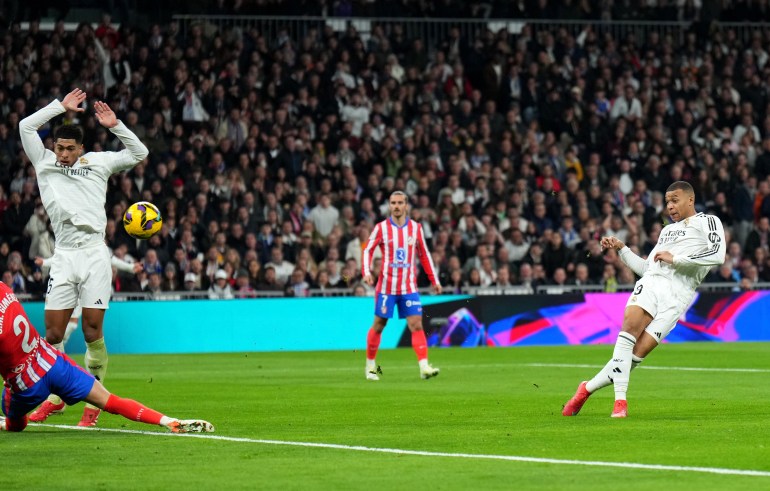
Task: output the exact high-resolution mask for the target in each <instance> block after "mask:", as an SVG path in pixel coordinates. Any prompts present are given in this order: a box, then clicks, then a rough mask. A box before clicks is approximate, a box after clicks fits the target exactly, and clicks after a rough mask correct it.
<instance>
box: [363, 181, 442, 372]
mask: <svg viewBox="0 0 770 491" xmlns="http://www.w3.org/2000/svg"><path fill="white" fill-rule="evenodd" d="M389 205H390V217H389V218H388V219H387V220H383V221H381V222H380V223H378V224H377V225H375V227H374V229H373V230H372V233H371V235H370V236H369V240H368V241H367V243H366V247H365V248H364V252H363V258H362V261H361V262H362V269H363V271H362V273H363V278H364V282H366V284H368V285H370V286H372V285H374V277H373V276H372V271H371V263H372V255H373V253H374V251H375V250H376V249H377V248H379V249H380V252H381V253H382V271H380V275H379V278H378V279H377V287H376V289H375V291H376V295H375V305H374V322H373V323H372V327H371V328H370V329H369V334H368V337H367V342H366V370H365V374H366V378H367V380H379V379H380V378H379V374H381V373H382V372H381V370H380V369H379V367H378V366H377V363H376V362H375V357H376V356H377V350H378V349H379V347H380V338H381V336H382V330H383V329H385V325H386V324H387V323H388V319H390V318H392V317H393V313H394V311H395V309H396V306H398V316H399V318H401V319H403V318H406V324H407V327H408V328H409V330H410V331H411V333H412V347H413V348H414V351H415V353H416V354H417V361H418V365H419V368H420V377H422V378H423V379H429V378H431V377H435V376H436V375H438V374H439V369H438V368H435V367H433V366H431V365H430V363H428V342H427V340H426V339H425V332H424V331H423V328H422V303H421V302H420V294H419V293H418V292H417V271H416V265H417V261H418V259H419V261H420V264H422V268H423V270H424V271H425V273H426V274H427V275H428V279H429V280H430V282H431V285H432V286H433V291H434V292H435V293H436V294H440V293H441V283H439V279H438V274H437V272H436V268H435V267H434V266H433V260H432V258H431V256H430V251H428V245H427V244H426V242H425V235H424V234H423V230H422V225H420V224H419V223H417V222H415V221H414V220H410V219H409V216H408V214H407V211H408V204H407V196H406V193H404V192H403V191H394V192H393V193H392V194H391V195H390V199H389Z"/></svg>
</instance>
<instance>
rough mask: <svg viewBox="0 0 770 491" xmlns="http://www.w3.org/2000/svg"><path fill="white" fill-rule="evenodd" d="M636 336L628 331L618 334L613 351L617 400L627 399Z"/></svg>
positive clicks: (613, 370) (613, 375)
mask: <svg viewBox="0 0 770 491" xmlns="http://www.w3.org/2000/svg"><path fill="white" fill-rule="evenodd" d="M635 344H636V338H635V337H633V336H632V335H630V334H628V333H627V332H621V333H620V334H618V340H617V342H615V350H614V351H613V352H612V363H613V365H614V367H613V368H612V383H614V384H615V400H616V401H625V400H626V392H627V391H628V382H629V379H630V376H631V358H632V357H633V356H634V355H633V352H634V345H635Z"/></svg>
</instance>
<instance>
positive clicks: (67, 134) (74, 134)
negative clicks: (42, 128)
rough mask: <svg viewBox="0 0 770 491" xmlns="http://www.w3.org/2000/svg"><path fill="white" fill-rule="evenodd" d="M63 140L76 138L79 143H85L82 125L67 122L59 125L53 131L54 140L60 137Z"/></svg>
mask: <svg viewBox="0 0 770 491" xmlns="http://www.w3.org/2000/svg"><path fill="white" fill-rule="evenodd" d="M60 138H61V139H62V140H75V143H77V144H78V145H80V144H82V143H83V129H82V128H81V127H80V126H76V125H72V124H67V125H64V126H59V127H58V128H56V131H54V133H53V141H54V142H55V141H56V140H58V139H60Z"/></svg>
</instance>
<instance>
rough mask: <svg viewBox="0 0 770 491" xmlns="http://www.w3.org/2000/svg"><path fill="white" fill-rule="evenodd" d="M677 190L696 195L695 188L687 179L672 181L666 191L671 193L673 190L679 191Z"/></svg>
mask: <svg viewBox="0 0 770 491" xmlns="http://www.w3.org/2000/svg"><path fill="white" fill-rule="evenodd" d="M677 190H682V191H684V192H685V193H687V194H689V195H692V196H695V190H694V189H693V188H692V186H691V185H690V183H689V182H687V181H675V182H673V183H671V185H670V186H669V187H668V189H666V193H670V192H672V191H677Z"/></svg>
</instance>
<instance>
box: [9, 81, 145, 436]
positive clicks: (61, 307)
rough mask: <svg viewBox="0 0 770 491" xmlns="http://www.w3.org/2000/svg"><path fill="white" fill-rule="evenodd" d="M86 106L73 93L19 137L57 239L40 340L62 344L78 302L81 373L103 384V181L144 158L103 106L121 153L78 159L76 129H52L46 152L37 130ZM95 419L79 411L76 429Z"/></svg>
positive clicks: (90, 411)
mask: <svg viewBox="0 0 770 491" xmlns="http://www.w3.org/2000/svg"><path fill="white" fill-rule="evenodd" d="M85 100H86V94H85V92H83V91H82V90H80V89H75V90H73V91H72V92H70V93H69V94H67V95H66V96H65V97H64V99H62V101H61V102H59V101H58V100H54V101H52V102H51V103H50V104H48V105H47V106H46V107H44V108H42V109H40V110H39V111H37V112H35V113H34V114H32V115H30V116H28V117H26V118H24V119H23V120H22V121H21V122H20V123H19V133H20V135H21V143H22V146H23V147H24V151H25V152H26V154H27V157H29V160H30V161H31V162H32V165H33V166H34V167H35V172H36V174H37V181H38V186H39V188H40V197H41V199H42V201H43V206H45V210H46V212H47V213H48V216H49V217H50V219H51V225H52V226H53V230H54V236H55V237H56V248H55V251H54V255H53V257H52V258H51V272H50V275H49V279H48V290H47V293H46V299H45V326H46V340H47V341H48V342H49V343H50V344H54V345H55V344H58V343H61V341H62V339H63V337H64V333H65V331H66V329H67V324H68V323H69V320H70V318H71V317H72V310H73V309H74V308H75V306H76V305H77V304H78V302H79V303H80V305H81V306H82V307H83V335H84V337H85V339H86V357H85V361H86V368H87V369H88V371H89V372H90V373H91V374H92V375H93V376H94V377H96V378H97V379H98V380H102V381H103V380H104V376H105V374H106V371H107V348H106V346H105V344H104V335H103V332H102V326H103V323H104V313H105V310H106V309H107V308H108V306H109V301H110V291H111V281H112V268H111V266H110V257H111V255H110V251H109V249H108V248H107V245H106V244H105V243H104V230H105V227H106V225H107V215H106V213H105V210H104V204H105V201H106V198H107V181H108V179H109V177H110V176H111V175H112V174H114V173H116V172H120V171H123V170H127V169H130V168H132V167H134V166H135V165H136V164H138V163H139V162H141V161H142V160H144V159H145V158H146V157H147V154H148V151H147V147H145V146H144V145H143V144H142V142H141V141H139V139H138V138H137V137H136V135H135V134H134V133H132V132H131V131H129V130H128V128H126V126H125V125H124V124H123V123H122V122H120V121H119V120H118V119H117V117H116V116H115V113H114V112H113V111H112V109H110V107H109V106H108V105H107V104H105V103H104V102H96V103H94V112H95V115H96V119H97V120H98V121H99V123H100V124H101V125H102V126H104V127H105V128H107V129H109V130H110V131H111V132H112V133H113V134H114V135H115V136H117V137H118V138H119V139H120V141H121V142H122V143H123V145H125V147H126V148H125V149H124V150H122V151H120V152H89V153H87V154H85V155H83V131H82V129H81V128H80V127H78V126H62V127H59V128H58V129H57V130H56V131H55V132H54V142H53V144H54V150H53V151H50V150H47V149H46V148H45V146H44V145H43V141H42V140H41V139H40V136H39V135H38V133H37V130H38V128H40V126H42V125H44V124H45V123H47V122H48V121H49V120H50V119H52V118H54V117H56V116H58V115H60V114H62V113H64V112H66V111H72V112H76V113H82V112H84V111H85V109H84V108H83V107H82V105H83V103H84V102H85ZM42 409H44V410H45V411H48V412H50V410H53V409H56V408H52V407H50V406H49V405H48V403H46V404H44V407H43V408H42ZM98 417H99V409H98V408H96V407H93V406H86V408H85V410H84V411H83V418H82V419H81V421H80V425H81V426H95V425H96V422H97V419H98Z"/></svg>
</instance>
